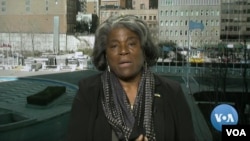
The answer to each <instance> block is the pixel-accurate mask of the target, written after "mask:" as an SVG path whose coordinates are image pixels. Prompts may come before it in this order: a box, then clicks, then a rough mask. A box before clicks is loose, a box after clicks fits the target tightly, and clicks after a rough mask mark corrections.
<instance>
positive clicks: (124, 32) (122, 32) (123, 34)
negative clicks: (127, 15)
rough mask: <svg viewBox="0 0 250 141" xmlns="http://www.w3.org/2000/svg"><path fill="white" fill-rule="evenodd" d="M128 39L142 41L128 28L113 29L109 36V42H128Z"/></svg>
mask: <svg viewBox="0 0 250 141" xmlns="http://www.w3.org/2000/svg"><path fill="white" fill-rule="evenodd" d="M128 39H140V38H139V36H138V35H137V34H136V32H134V31H132V30H130V29H128V28H126V27H116V28H113V29H112V30H111V31H110V32H109V34H108V40H109V41H115V40H128Z"/></svg>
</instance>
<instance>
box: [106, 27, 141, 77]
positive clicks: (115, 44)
mask: <svg viewBox="0 0 250 141" xmlns="http://www.w3.org/2000/svg"><path fill="white" fill-rule="evenodd" d="M106 58H107V61H108V64H109V66H110V70H111V71H112V72H114V73H115V74H116V75H117V76H118V78H120V79H132V78H134V77H137V76H139V75H140V72H141V68H142V66H143V63H144V55H143V51H142V48H141V43H140V38H139V36H138V35H137V34H135V33H134V32H132V31H131V30H129V29H127V28H125V27H119V28H115V29H113V30H111V32H110V33H109V35H108V42H107V46H106Z"/></svg>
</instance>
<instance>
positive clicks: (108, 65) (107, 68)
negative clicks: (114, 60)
mask: <svg viewBox="0 0 250 141" xmlns="http://www.w3.org/2000/svg"><path fill="white" fill-rule="evenodd" d="M107 69H108V71H109V72H110V67H109V64H107Z"/></svg>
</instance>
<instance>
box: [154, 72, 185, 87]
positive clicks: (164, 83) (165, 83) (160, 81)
mask: <svg viewBox="0 0 250 141" xmlns="http://www.w3.org/2000/svg"><path fill="white" fill-rule="evenodd" d="M154 76H155V81H156V86H158V85H159V86H161V87H165V88H168V89H179V88H180V87H181V85H180V83H179V82H178V81H176V80H172V79H169V78H167V76H163V75H157V74H154Z"/></svg>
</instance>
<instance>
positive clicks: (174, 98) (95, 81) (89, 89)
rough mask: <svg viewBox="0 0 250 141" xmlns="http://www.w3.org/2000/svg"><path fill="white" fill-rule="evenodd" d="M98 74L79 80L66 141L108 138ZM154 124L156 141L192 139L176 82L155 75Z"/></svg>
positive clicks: (105, 140)
mask: <svg viewBox="0 0 250 141" xmlns="http://www.w3.org/2000/svg"><path fill="white" fill-rule="evenodd" d="M100 76H101V74H97V75H94V76H91V77H88V78H84V79H82V80H81V81H80V82H79V90H78V92H77V95H76V96H75V99H74V102H73V105H72V112H71V117H70V122H69V131H68V134H67V141H112V129H111V126H110V125H109V123H108V122H107V120H106V117H105V115H104V112H103V109H102V104H101V97H100V95H101V94H103V88H102V82H101V77H100ZM155 80H156V87H155V97H154V108H153V109H154V125H155V133H156V140H157V141H194V140H195V134H194V128H193V122H192V117H191V112H190V109H189V106H188V104H187V101H186V98H185V96H184V94H183V91H182V89H181V86H180V85H179V83H177V82H175V81H173V80H170V79H167V78H165V77H162V76H158V75H155Z"/></svg>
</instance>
